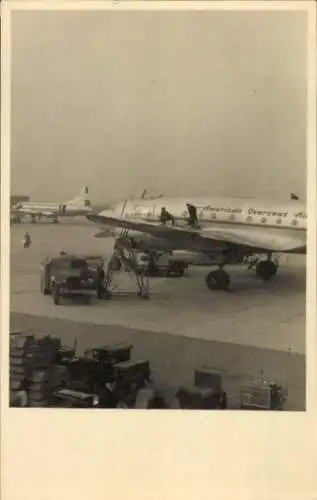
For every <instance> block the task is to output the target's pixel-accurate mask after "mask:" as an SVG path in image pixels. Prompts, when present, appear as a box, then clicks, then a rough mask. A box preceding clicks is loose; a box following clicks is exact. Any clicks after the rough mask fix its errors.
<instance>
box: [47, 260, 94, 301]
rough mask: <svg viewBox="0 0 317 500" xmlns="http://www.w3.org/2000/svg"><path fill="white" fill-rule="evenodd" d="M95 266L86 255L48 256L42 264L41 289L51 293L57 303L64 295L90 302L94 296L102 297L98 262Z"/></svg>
mask: <svg viewBox="0 0 317 500" xmlns="http://www.w3.org/2000/svg"><path fill="white" fill-rule="evenodd" d="M95 262H96V265H95V266H94V267H93V266H91V265H89V260H88V259H86V258H85V257H82V256H78V255H73V254H65V253H63V254H61V255H59V256H57V257H47V258H46V259H45V260H44V261H43V262H42V263H41V265H40V270H41V278H40V290H41V293H43V294H44V295H51V296H52V298H53V302H54V304H55V305H58V304H60V300H61V298H62V297H68V298H70V299H73V300H77V299H82V300H83V301H84V303H86V304H88V303H89V302H90V300H91V298H92V297H98V298H100V296H99V294H100V287H99V277H98V269H99V268H98V263H99V261H98V260H96V261H95Z"/></svg>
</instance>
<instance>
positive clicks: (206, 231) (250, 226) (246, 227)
mask: <svg viewBox="0 0 317 500" xmlns="http://www.w3.org/2000/svg"><path fill="white" fill-rule="evenodd" d="M87 218H88V219H89V220H91V221H93V222H95V223H97V224H99V225H100V226H101V227H102V228H103V229H105V227H107V223H108V227H110V226H112V227H113V228H114V231H113V235H114V236H120V235H121V234H122V235H123V236H124V234H125V233H122V228H125V230H127V231H128V235H129V238H130V239H131V240H132V239H134V240H135V241H136V242H137V246H136V248H140V247H141V248H142V247H143V248H142V249H143V250H144V251H146V248H148V249H150V248H152V249H153V250H163V251H164V250H178V249H179V250H190V251H193V252H198V253H201V254H206V255H211V254H218V255H220V256H221V262H220V268H219V270H218V271H212V272H211V273H209V275H208V276H207V278H206V279H207V286H208V288H210V289H214V287H215V286H216V288H219V289H227V288H228V285H229V277H228V275H227V273H226V272H225V271H224V270H223V266H224V265H225V263H228V262H229V261H230V260H231V259H232V258H234V259H235V256H239V259H238V260H240V257H246V256H251V255H254V254H261V253H264V254H266V256H267V260H265V261H263V262H262V261H259V259H258V258H256V259H255V260H254V262H257V263H256V272H257V275H258V276H260V277H261V278H262V279H264V280H269V279H271V277H273V276H274V275H275V274H276V271H277V264H276V263H275V262H273V261H272V260H271V258H272V254H273V253H305V252H306V233H307V214H306V206H305V205H304V204H303V203H301V202H300V201H298V200H291V201H289V202H286V203H274V202H268V201H264V200H257V199H247V198H213V197H208V198H203V197H201V198H200V197H186V198H184V197H183V198H165V197H159V198H156V199H154V198H152V199H144V198H141V199H137V200H126V201H124V202H122V203H119V204H117V205H116V206H114V207H112V209H110V210H105V211H103V212H101V213H100V214H98V215H91V216H87ZM164 225H171V226H172V227H171V228H170V229H168V228H166V229H164V227H165V226H164ZM104 233H106V231H104ZM101 234H103V233H101ZM230 255H231V257H230ZM228 258H229V259H228ZM240 261H241V260H240ZM252 265H253V264H252Z"/></svg>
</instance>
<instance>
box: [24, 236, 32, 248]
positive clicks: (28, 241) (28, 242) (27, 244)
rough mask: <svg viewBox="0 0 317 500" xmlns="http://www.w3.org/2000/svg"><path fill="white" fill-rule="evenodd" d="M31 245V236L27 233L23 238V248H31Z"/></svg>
mask: <svg viewBox="0 0 317 500" xmlns="http://www.w3.org/2000/svg"><path fill="white" fill-rule="evenodd" d="M31 244H32V240H31V236H30V235H29V233H28V232H26V233H25V235H24V238H23V246H24V248H30V246H31Z"/></svg>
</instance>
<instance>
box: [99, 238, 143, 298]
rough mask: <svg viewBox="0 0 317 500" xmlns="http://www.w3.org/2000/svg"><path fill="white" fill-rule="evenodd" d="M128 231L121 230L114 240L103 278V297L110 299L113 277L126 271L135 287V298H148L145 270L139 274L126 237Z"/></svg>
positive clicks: (130, 243) (129, 241) (131, 246)
mask: <svg viewBox="0 0 317 500" xmlns="http://www.w3.org/2000/svg"><path fill="white" fill-rule="evenodd" d="M128 232H129V231H128V230H127V229H122V230H121V234H120V236H119V238H117V239H116V241H115V244H114V248H113V253H112V256H111V258H110V260H109V263H108V268H107V272H106V277H105V285H104V292H103V294H104V296H105V298H107V299H110V298H111V296H112V290H113V286H111V285H113V281H114V278H115V275H116V274H117V273H119V272H122V271H126V272H127V273H129V275H130V276H131V277H132V279H133V280H134V282H135V284H136V286H137V290H138V291H137V296H138V297H140V298H142V299H148V298H149V279H148V271H147V268H145V269H144V271H142V272H141V273H140V272H139V269H138V261H137V256H136V252H135V249H134V248H133V242H132V240H131V238H129V237H128Z"/></svg>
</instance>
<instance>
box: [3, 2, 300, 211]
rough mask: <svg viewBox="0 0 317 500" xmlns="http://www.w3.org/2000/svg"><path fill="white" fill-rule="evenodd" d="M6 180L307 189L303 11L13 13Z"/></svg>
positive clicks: (16, 185)
mask: <svg viewBox="0 0 317 500" xmlns="http://www.w3.org/2000/svg"><path fill="white" fill-rule="evenodd" d="M12 17H13V24H12V191H13V192H15V193H17V192H19V193H25V194H29V195H30V196H31V198H32V199H35V200H39V201H40V200H45V199H49V201H55V200H56V201H63V200H66V199H69V198H70V197H71V196H72V195H73V194H77V191H79V190H80V189H81V187H82V186H84V185H85V184H86V185H88V186H89V188H90V191H91V195H92V197H93V199H94V200H96V201H108V200H110V201H113V200H116V199H121V198H124V197H125V196H129V195H139V194H140V193H141V191H142V189H143V188H147V189H148V190H149V192H152V194H160V193H163V194H166V195H168V194H169V195H173V194H174V195H182V194H184V195H186V194H191V195H213V194H222V195H238V196H261V195H262V196H264V195H265V196H267V195H270V194H273V195H274V196H286V197H287V196H288V193H289V192H291V191H294V192H297V193H299V194H300V195H301V196H304V195H305V174H306V14H305V13H304V12H297V13H296V12H293V13H292V12H289V13H287V12H257V13H256V12H238V11H236V12H219V11H218V12H215V11H213V12H212V11H209V12H208V11H205V12H166V11H165V12H162V11H161V12H138V13H137V12H116V13H115V12H109V11H108V12H105V11H103V12H101V11H99V12H68V13H66V12H46V13H45V12H15V13H13V14H12Z"/></svg>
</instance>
